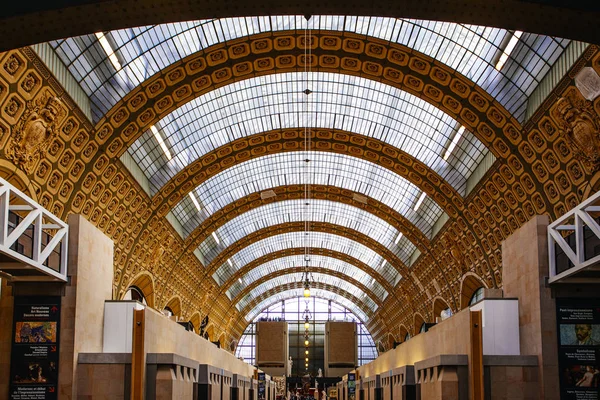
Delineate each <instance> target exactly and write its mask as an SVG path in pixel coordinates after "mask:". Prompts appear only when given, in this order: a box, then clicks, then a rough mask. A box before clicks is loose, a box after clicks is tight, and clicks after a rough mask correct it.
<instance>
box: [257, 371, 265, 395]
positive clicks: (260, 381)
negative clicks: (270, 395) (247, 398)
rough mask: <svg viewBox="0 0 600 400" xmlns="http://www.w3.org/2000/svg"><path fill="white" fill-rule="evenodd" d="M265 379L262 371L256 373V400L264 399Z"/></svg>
mask: <svg viewBox="0 0 600 400" xmlns="http://www.w3.org/2000/svg"><path fill="white" fill-rule="evenodd" d="M266 385H267V379H266V377H265V373H264V372H259V373H258V400H264V399H266V398H267V396H266Z"/></svg>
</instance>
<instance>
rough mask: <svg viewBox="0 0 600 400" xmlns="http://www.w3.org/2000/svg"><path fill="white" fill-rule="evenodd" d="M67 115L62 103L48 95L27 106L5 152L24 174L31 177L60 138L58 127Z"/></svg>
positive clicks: (28, 103)
mask: <svg viewBox="0 0 600 400" xmlns="http://www.w3.org/2000/svg"><path fill="white" fill-rule="evenodd" d="M66 115H67V112H66V110H65V107H64V105H63V103H62V101H61V100H60V99H58V98H57V97H54V96H52V95H51V94H50V93H49V92H46V93H45V94H44V95H43V96H41V97H40V98H38V99H37V100H35V101H29V102H27V107H26V110H25V112H24V114H23V116H22V117H21V119H20V120H19V122H18V123H17V125H16V127H15V129H14V130H13V135H12V137H11V138H10V142H9V143H8V146H7V148H6V157H7V158H8V159H9V160H11V161H13V162H14V163H15V164H16V165H17V166H19V167H20V168H21V169H23V170H24V171H25V172H27V173H32V172H33V169H34V167H35V165H36V164H37V162H38V161H39V160H40V159H41V158H42V157H44V156H45V155H46V153H47V152H48V148H49V147H50V144H51V143H52V141H53V140H54V138H55V137H56V136H57V135H58V126H59V125H60V123H61V122H62V120H63V119H64V118H65V116H66Z"/></svg>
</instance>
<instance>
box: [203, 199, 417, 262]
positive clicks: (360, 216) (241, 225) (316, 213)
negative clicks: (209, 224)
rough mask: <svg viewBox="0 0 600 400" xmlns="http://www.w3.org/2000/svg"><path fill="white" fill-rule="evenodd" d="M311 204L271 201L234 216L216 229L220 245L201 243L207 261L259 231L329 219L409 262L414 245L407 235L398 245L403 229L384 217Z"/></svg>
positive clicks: (331, 204) (330, 204)
mask: <svg viewBox="0 0 600 400" xmlns="http://www.w3.org/2000/svg"><path fill="white" fill-rule="evenodd" d="M308 203H309V205H308V206H307V205H306V201H305V200H301V199H299V200H287V201H282V202H278V203H271V204H267V205H264V206H261V207H258V208H255V209H253V210H251V211H248V212H246V213H244V214H242V215H240V216H238V217H236V218H234V219H232V220H231V221H229V222H227V223H226V224H225V225H223V226H221V227H220V228H219V229H217V230H216V231H215V234H216V235H217V237H219V238H222V239H221V241H220V243H219V245H217V243H216V242H215V239H214V237H213V236H212V235H211V236H208V237H207V238H206V239H205V240H204V242H202V244H201V245H200V247H199V250H200V252H201V253H202V254H203V255H204V259H205V261H206V264H210V263H211V262H212V261H213V260H214V259H215V257H217V256H218V255H219V254H220V253H221V251H222V249H223V248H225V247H227V246H230V245H231V244H233V243H234V242H236V241H237V240H240V239H242V238H243V237H245V236H247V235H249V234H251V233H253V232H256V231H257V230H260V229H263V228H266V227H269V226H273V225H277V224H283V223H286V222H302V221H314V222H329V223H331V224H335V225H341V226H344V227H347V228H351V229H354V230H356V231H358V232H361V233H364V234H365V235H366V236H368V237H371V238H372V239H374V240H376V241H377V242H379V243H381V244H383V245H384V246H385V247H387V248H388V249H389V250H390V251H392V252H393V253H394V254H396V255H397V256H398V257H399V258H400V259H401V260H402V261H403V262H404V263H405V264H408V263H409V260H410V256H411V254H412V253H413V252H414V251H415V246H414V245H413V244H412V243H411V242H410V241H409V240H408V239H406V238H404V237H403V238H402V239H401V240H400V242H399V243H397V244H396V243H395V241H396V238H398V235H399V234H400V232H399V231H398V230H397V229H395V228H394V227H393V226H391V225H390V224H388V223H387V222H385V221H384V220H382V219H381V218H378V217H376V216H375V215H373V214H371V213H369V212H367V211H365V210H362V209H360V208H357V207H354V206H350V205H347V204H344V203H335V202H332V201H327V200H315V199H312V200H309V201H308Z"/></svg>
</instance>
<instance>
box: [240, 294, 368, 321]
mask: <svg viewBox="0 0 600 400" xmlns="http://www.w3.org/2000/svg"><path fill="white" fill-rule="evenodd" d="M302 292H303V289H289V290H284V291H281V292H279V293H277V294H275V295H273V296H269V297H267V298H266V299H264V300H261V301H260V302H259V303H258V304H257V305H256V306H254V307H252V310H250V312H248V314H247V315H246V321H252V320H254V319H255V318H256V317H258V314H259V313H260V312H261V311H262V310H264V309H265V308H267V307H269V306H270V305H272V304H274V303H276V302H281V300H285V299H289V298H291V297H302ZM310 295H311V297H313V296H314V297H317V298H322V299H325V300H331V301H332V302H335V303H337V304H339V305H341V306H342V307H345V308H347V309H348V310H350V311H351V312H352V313H354V315H356V316H357V317H358V318H359V319H360V320H361V321H362V322H365V321H368V320H369V317H368V316H367V314H366V313H365V311H366V310H361V309H360V308H358V307H357V306H356V304H353V303H352V301H350V300H348V299H347V298H345V297H343V296H341V295H339V294H337V293H333V292H330V291H327V290H323V289H312V288H311V289H310ZM259 297H260V296H259ZM238 310H239V308H238ZM240 311H241V310H240ZM286 311H287V308H286Z"/></svg>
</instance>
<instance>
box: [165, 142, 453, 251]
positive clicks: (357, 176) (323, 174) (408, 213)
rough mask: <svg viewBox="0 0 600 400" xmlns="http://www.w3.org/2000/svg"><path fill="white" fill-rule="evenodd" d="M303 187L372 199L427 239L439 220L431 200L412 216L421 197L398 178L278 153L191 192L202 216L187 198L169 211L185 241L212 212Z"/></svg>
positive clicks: (345, 159) (345, 160) (331, 159)
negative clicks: (267, 192) (279, 189)
mask: <svg viewBox="0 0 600 400" xmlns="http://www.w3.org/2000/svg"><path fill="white" fill-rule="evenodd" d="M306 159H309V160H310V162H308V163H307V162H306V161H305V160H306ZM305 183H308V184H313V185H331V186H336V187H339V188H343V189H348V190H351V191H353V192H357V193H360V194H363V195H365V196H369V197H372V198H374V199H375V200H378V201H380V202H382V203H384V204H385V205H387V206H388V207H390V208H392V209H394V210H395V211H397V212H399V213H400V214H402V215H403V216H404V217H406V218H407V219H408V220H409V221H410V222H412V223H413V224H414V225H415V226H416V227H417V228H419V229H420V230H421V231H422V232H423V233H424V234H425V235H426V236H427V237H431V232H432V227H433V225H434V224H435V222H436V221H437V220H438V218H439V217H440V216H441V215H442V214H443V211H442V209H441V208H440V206H439V205H438V204H437V203H436V202H435V201H433V200H431V198H429V197H427V198H425V200H424V201H423V203H422V205H421V206H420V207H419V208H418V210H417V211H415V210H414V208H415V205H416V203H417V201H418V199H419V197H420V196H421V193H422V191H421V190H420V189H419V188H417V187H416V186H415V185H413V184H412V183H410V182H409V181H408V180H406V179H404V178H402V177H401V176H399V175H398V174H396V173H394V172H392V171H390V170H388V169H385V168H383V167H381V166H379V165H377V164H375V163H372V162H369V161H365V160H362V159H360V158H356V157H351V156H347V155H344V154H335V153H324V152H317V151H314V152H304V151H298V152H292V153H278V154H273V155H268V156H263V157H258V158H255V159H252V160H249V161H246V162H243V163H240V164H237V165H234V166H233V167H230V168H227V169H226V170H224V171H223V172H221V173H219V174H217V175H215V176H214V177H212V178H210V179H208V180H207V181H206V182H204V183H203V184H201V185H200V186H198V187H197V188H196V189H195V190H194V191H193V194H194V196H195V198H196V200H197V202H198V204H199V205H200V207H201V211H198V210H197V209H196V206H195V205H194V203H193V202H192V200H191V199H190V198H189V196H187V197H185V198H184V199H183V200H182V201H181V202H180V203H179V204H177V205H176V206H175V207H174V208H173V214H174V215H175V217H176V218H177V220H178V221H179V223H180V224H181V226H182V227H183V231H184V234H185V236H186V237H187V236H188V235H189V234H190V233H191V232H192V231H193V230H194V229H195V228H196V227H197V226H198V225H200V224H201V223H202V221H204V220H205V219H206V218H208V217H209V216H210V215H212V214H213V213H214V212H216V211H217V210H220V209H221V208H223V207H224V206H226V205H227V204H231V203H232V202H234V201H236V200H238V199H240V198H242V197H245V196H247V195H249V194H251V193H256V192H262V191H264V190H267V189H271V188H273V187H277V186H282V185H302V184H305ZM219 239H224V240H225V239H226V238H219Z"/></svg>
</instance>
